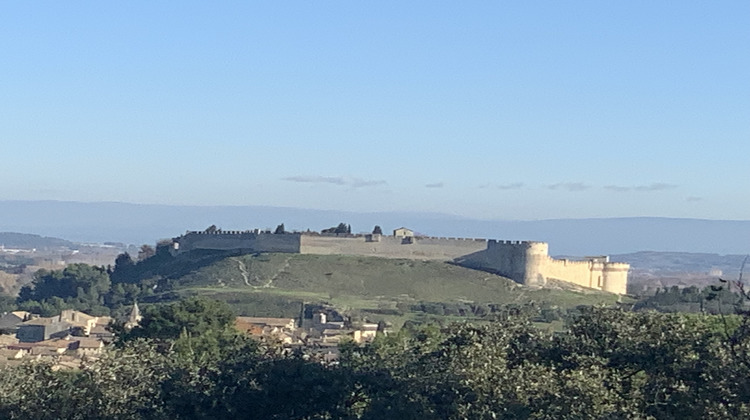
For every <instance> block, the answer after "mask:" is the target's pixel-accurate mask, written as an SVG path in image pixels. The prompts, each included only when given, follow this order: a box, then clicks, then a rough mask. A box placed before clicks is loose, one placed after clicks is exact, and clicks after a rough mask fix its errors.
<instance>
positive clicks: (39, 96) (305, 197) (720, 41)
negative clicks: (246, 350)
mask: <svg viewBox="0 0 750 420" xmlns="http://www.w3.org/2000/svg"><path fill="white" fill-rule="evenodd" d="M405 3H408V4H405ZM0 53H1V54H2V59H1V60H0V97H1V98H2V101H0V121H2V124H0V153H2V156H3V158H2V179H3V181H2V182H0V200H38V199H53V200H75V201H123V202H133V203H158V204H198V205H270V206H290V207H301V208H316V209H337V210H352V211H365V210H367V211H390V210H399V211H403V210H413V211H433V212H440V213H450V214H456V215H461V216H467V217H474V218H484V219H546V218H577V217H622V216H666V217H696V218H709V219H750V2H747V1H736V2H732V1H722V2H690V1H683V2H653V1H642V2H639V1H611V2H610V1H608V2H602V1H591V2H583V1H581V2H552V1H545V2H537V1H529V2H499V1H491V2H490V1H488V2H460V3H459V2H369V3H365V2H282V3H280V2H263V3H259V2H244V1H243V2H188V1H181V2H122V3H115V2H75V3H74V4H71V3H64V2H51V1H50V2H2V3H0Z"/></svg>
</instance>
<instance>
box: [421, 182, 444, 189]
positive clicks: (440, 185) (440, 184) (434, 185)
mask: <svg viewBox="0 0 750 420" xmlns="http://www.w3.org/2000/svg"><path fill="white" fill-rule="evenodd" d="M444 186H445V184H444V183H442V182H435V183H432V184H427V185H425V187H427V188H443V187H444Z"/></svg>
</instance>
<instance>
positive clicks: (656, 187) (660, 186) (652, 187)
mask: <svg viewBox="0 0 750 420" xmlns="http://www.w3.org/2000/svg"><path fill="white" fill-rule="evenodd" d="M604 188H605V189H607V190H610V191H615V192H628V191H647V192H648V191H664V190H673V189H675V188H677V185H674V184H667V183H664V182H654V183H651V184H648V185H635V186H631V187H626V186H622V185H606V186H605V187H604Z"/></svg>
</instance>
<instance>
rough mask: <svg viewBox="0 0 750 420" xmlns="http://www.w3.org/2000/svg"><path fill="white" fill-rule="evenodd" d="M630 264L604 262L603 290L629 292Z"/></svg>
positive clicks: (620, 292)
mask: <svg viewBox="0 0 750 420" xmlns="http://www.w3.org/2000/svg"><path fill="white" fill-rule="evenodd" d="M629 270H630V264H626V263H611V262H608V263H604V270H602V290H604V291H605V292H610V293H617V294H618V295H624V294H627V293H628V271H629Z"/></svg>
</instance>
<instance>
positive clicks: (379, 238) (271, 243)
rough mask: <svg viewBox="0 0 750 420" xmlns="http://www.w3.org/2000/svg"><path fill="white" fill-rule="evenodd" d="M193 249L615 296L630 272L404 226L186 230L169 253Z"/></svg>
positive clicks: (523, 245) (596, 260) (529, 245)
mask: <svg viewBox="0 0 750 420" xmlns="http://www.w3.org/2000/svg"><path fill="white" fill-rule="evenodd" d="M198 249H206V250H224V251H237V252H245V253H254V252H287V253H298V254H316V255H363V256H373V257H383V258H406V259H415V260H439V261H448V262H451V263H455V264H458V265H461V266H464V267H469V268H474V269H479V270H484V271H489V272H492V273H497V274H499V275H501V276H503V277H507V278H510V279H513V280H514V281H516V282H518V283H520V284H524V285H528V286H537V287H544V286H545V285H546V284H547V282H548V280H559V281H564V282H568V283H573V284H576V285H578V286H583V287H587V288H591V289H597V290H604V291H607V292H611V293H616V294H625V293H626V291H627V282H628V270H629V269H630V265H629V264H625V263H616V262H610V261H609V258H608V257H606V256H599V257H587V258H586V259H585V260H583V261H573V260H558V259H554V258H552V257H550V256H549V247H548V245H547V243H545V242H532V241H498V240H493V239H490V240H487V239H467V238H438V237H429V236H415V235H414V233H413V232H412V231H411V230H409V229H406V228H399V229H396V230H394V231H393V236H386V235H380V234H368V235H351V234H338V235H337V234H320V233H317V232H302V233H299V232H295V233H283V234H272V233H270V232H262V231H259V230H253V231H222V230H215V231H208V230H207V231H203V232H190V231H189V232H187V233H186V234H185V235H182V236H180V237H177V238H174V239H173V240H172V243H171V252H172V253H173V254H180V253H184V252H188V251H191V250H198Z"/></svg>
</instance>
